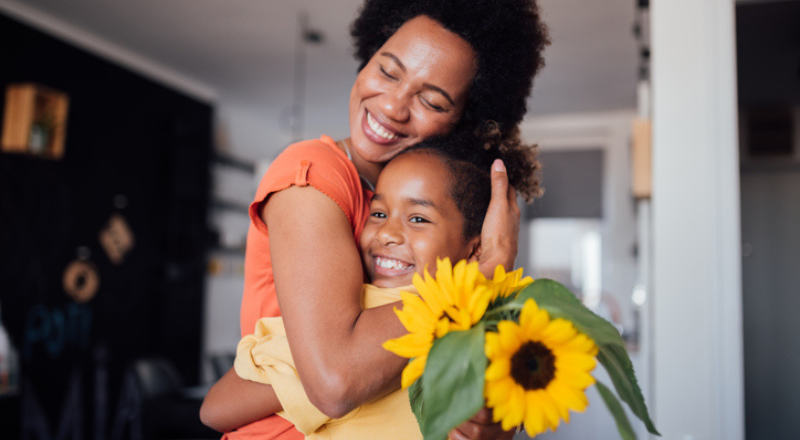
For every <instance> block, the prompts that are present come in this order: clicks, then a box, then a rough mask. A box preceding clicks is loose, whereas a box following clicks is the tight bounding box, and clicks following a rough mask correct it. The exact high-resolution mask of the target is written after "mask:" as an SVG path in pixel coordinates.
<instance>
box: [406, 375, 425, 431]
mask: <svg viewBox="0 0 800 440" xmlns="http://www.w3.org/2000/svg"><path fill="white" fill-rule="evenodd" d="M408 400H409V402H410V403H411V411H412V412H413V413H414V416H415V417H416V418H417V423H418V424H419V426H420V428H419V429H420V431H422V422H423V420H422V379H417V380H416V381H414V383H413V384H411V386H410V387H408Z"/></svg>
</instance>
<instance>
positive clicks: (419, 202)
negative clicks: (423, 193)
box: [405, 197, 439, 211]
mask: <svg viewBox="0 0 800 440" xmlns="http://www.w3.org/2000/svg"><path fill="white" fill-rule="evenodd" d="M405 202H406V203H408V204H410V205H416V206H424V207H426V208H433V209H435V210H437V211H438V210H439V207H437V206H436V203H433V200H428V199H420V198H416V197H407V198H406V199H405Z"/></svg>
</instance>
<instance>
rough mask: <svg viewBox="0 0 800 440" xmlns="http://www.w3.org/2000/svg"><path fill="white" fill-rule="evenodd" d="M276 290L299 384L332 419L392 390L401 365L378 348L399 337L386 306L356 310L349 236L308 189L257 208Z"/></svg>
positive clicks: (334, 209) (357, 288) (333, 210)
mask: <svg viewBox="0 0 800 440" xmlns="http://www.w3.org/2000/svg"><path fill="white" fill-rule="evenodd" d="M262 218H263V219H264V221H265V223H266V224H267V225H268V227H269V231H270V253H271V256H272V266H273V273H274V277H275V288H276V291H277V296H278V304H279V306H280V309H281V315H282V316H283V320H284V325H285V327H286V336H287V338H288V341H289V346H290V347H291V350H292V355H293V357H294V361H295V365H296V368H297V372H298V375H299V376H300V380H301V382H302V383H303V387H304V388H305V389H306V393H307V394H308V397H309V399H310V400H311V402H312V403H313V404H314V405H315V406H316V407H317V408H319V410H320V411H322V412H323V413H324V414H326V415H328V416H330V417H333V418H338V417H342V416H344V415H345V414H347V413H348V412H350V411H351V410H353V409H355V408H356V407H358V406H360V405H363V404H364V403H367V402H369V401H371V400H374V399H375V398H378V397H380V396H382V395H384V394H386V393H388V392H390V391H392V390H394V389H397V388H399V385H400V381H399V377H400V373H401V371H402V369H403V367H404V366H405V365H406V364H407V360H406V359H403V358H400V357H398V356H395V355H394V354H392V353H390V352H388V351H386V350H384V349H383V348H382V347H381V344H382V343H383V342H385V341H386V340H388V339H391V338H395V337H399V336H401V335H402V334H404V333H405V330H404V329H403V327H402V325H401V324H400V322H399V320H398V319H397V317H396V316H395V314H394V312H393V310H392V305H389V306H383V307H378V308H374V309H367V310H362V309H361V289H362V285H363V282H364V278H363V270H362V266H361V258H360V255H359V252H358V249H357V247H356V244H355V240H354V239H353V231H352V228H351V226H350V224H349V222H348V220H347V217H346V216H345V215H344V213H343V212H342V210H341V209H340V208H339V206H338V205H337V204H336V203H335V202H334V201H333V200H332V199H330V198H329V197H328V196H326V195H325V194H323V193H322V192H320V191H318V190H317V189H315V188H313V187H310V186H309V187H294V186H293V187H290V188H288V189H286V190H283V191H280V192H278V193H276V194H273V195H272V196H271V197H270V199H269V202H268V203H267V204H265V206H264V207H263V208H262Z"/></svg>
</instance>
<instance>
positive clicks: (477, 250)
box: [467, 235, 481, 263]
mask: <svg viewBox="0 0 800 440" xmlns="http://www.w3.org/2000/svg"><path fill="white" fill-rule="evenodd" d="M468 246H469V250H470V251H469V257H468V258H467V262H468V263H472V262H473V261H480V259H481V236H480V235H478V236H477V237H474V238H473V239H472V240H470V241H469V243H468Z"/></svg>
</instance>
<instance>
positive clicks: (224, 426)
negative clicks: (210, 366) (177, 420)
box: [200, 368, 283, 432]
mask: <svg viewBox="0 0 800 440" xmlns="http://www.w3.org/2000/svg"><path fill="white" fill-rule="evenodd" d="M282 409H283V407H281V403H280V401H279V400H278V397H277V396H276V395H275V392H274V391H273V390H272V387H271V386H269V385H264V384H260V383H257V382H251V381H248V380H244V379H242V378H240V377H239V376H237V375H236V372H235V371H234V370H233V368H231V369H230V370H228V372H227V373H225V375H223V376H222V377H221V378H220V380H219V381H217V383H215V384H214V386H212V387H211V389H210V390H209V391H208V394H206V397H205V399H203V405H202V406H201V407H200V421H202V422H203V424H204V425H206V426H208V427H209V428H211V429H214V430H216V431H219V432H229V431H232V430H234V429H236V428H239V427H242V426H244V425H247V424H250V423H253V422H256V421H258V420H261V419H263V418H264V417H267V416H269V415H271V414H274V413H276V412H278V411H280V410H282Z"/></svg>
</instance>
